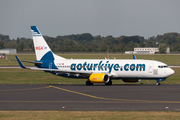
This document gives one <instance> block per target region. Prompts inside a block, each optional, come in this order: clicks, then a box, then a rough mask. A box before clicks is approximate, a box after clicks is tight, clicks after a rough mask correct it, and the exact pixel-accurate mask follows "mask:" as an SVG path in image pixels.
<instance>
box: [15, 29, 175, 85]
mask: <svg viewBox="0 0 180 120" xmlns="http://www.w3.org/2000/svg"><path fill="white" fill-rule="evenodd" d="M31 32H32V38H33V43H34V49H35V53H36V61H23V60H22V61H21V60H20V59H19V58H18V57H17V56H16V59H17V61H18V63H19V65H20V66H21V67H22V68H25V69H32V70H43V71H45V72H49V73H52V74H54V75H57V76H64V77H74V78H85V79H87V81H86V85H93V83H105V85H112V80H115V79H122V80H123V81H124V82H138V81H140V80H142V79H150V80H156V85H160V82H161V81H164V80H166V78H167V77H169V76H171V75H173V74H174V71H173V70H172V69H171V68H169V67H168V66H167V65H166V64H165V63H162V62H159V61H155V60H139V59H136V58H135V56H133V58H134V59H65V58H63V57H61V56H58V55H56V54H54V53H53V52H52V51H51V49H50V47H49V46H48V44H47V43H46V41H45V39H44V38H43V36H42V34H41V33H40V31H39V30H38V28H37V27H36V26H31ZM22 62H30V63H34V64H35V66H36V67H34V68H33V67H25V66H24V65H23V63H22Z"/></svg>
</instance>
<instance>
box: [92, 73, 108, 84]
mask: <svg viewBox="0 0 180 120" xmlns="http://www.w3.org/2000/svg"><path fill="white" fill-rule="evenodd" d="M89 81H91V83H108V82H109V76H108V75H107V74H105V73H94V74H91V75H90V77H89Z"/></svg>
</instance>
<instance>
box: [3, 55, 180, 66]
mask: <svg viewBox="0 0 180 120" xmlns="http://www.w3.org/2000/svg"><path fill="white" fill-rule="evenodd" d="M59 55H60V56H62V57H65V58H67V59H71V58H73V59H104V58H105V57H106V58H107V55H106V54H59ZM17 56H18V57H19V58H20V59H21V60H29V61H35V60H36V57H35V55H34V54H29V55H28V54H27V55H17ZM7 58H8V59H0V66H18V63H17V61H13V60H11V59H14V60H15V55H7ZM114 58H116V59H132V58H133V56H132V55H124V54H110V55H109V59H114ZM136 58H137V59H146V60H157V61H161V62H164V63H166V64H168V65H180V55H136ZM26 65H30V66H33V64H29V63H26Z"/></svg>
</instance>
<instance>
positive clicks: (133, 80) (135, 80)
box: [122, 79, 141, 82]
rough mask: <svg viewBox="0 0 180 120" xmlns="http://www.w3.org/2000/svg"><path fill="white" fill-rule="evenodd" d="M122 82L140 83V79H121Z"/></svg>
mask: <svg viewBox="0 0 180 120" xmlns="http://www.w3.org/2000/svg"><path fill="white" fill-rule="evenodd" d="M122 81H123V82H140V81H141V79H122Z"/></svg>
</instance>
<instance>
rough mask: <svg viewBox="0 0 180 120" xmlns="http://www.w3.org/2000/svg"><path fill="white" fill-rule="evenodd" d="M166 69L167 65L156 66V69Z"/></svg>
mask: <svg viewBox="0 0 180 120" xmlns="http://www.w3.org/2000/svg"><path fill="white" fill-rule="evenodd" d="M167 67H168V66H167V65H165V66H163V65H159V66H158V68H167Z"/></svg>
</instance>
